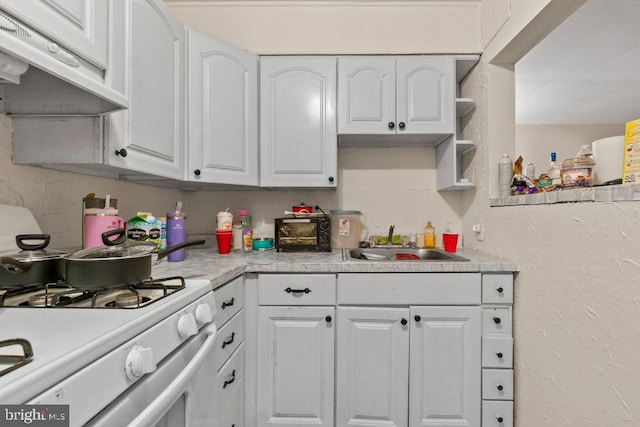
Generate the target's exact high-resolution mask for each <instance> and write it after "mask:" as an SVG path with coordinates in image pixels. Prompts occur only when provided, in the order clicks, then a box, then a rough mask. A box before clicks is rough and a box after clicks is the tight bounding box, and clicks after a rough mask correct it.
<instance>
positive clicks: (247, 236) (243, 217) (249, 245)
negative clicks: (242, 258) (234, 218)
mask: <svg viewBox="0 0 640 427" xmlns="http://www.w3.org/2000/svg"><path fill="white" fill-rule="evenodd" d="M238 215H239V216H240V224H241V225H242V250H243V251H244V252H251V251H252V250H253V229H252V225H251V216H250V215H249V212H247V211H245V210H241V211H239V212H238Z"/></svg>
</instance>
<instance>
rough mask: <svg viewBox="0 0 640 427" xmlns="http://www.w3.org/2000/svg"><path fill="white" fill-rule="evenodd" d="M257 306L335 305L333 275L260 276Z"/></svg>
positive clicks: (334, 277)
mask: <svg viewBox="0 0 640 427" xmlns="http://www.w3.org/2000/svg"><path fill="white" fill-rule="evenodd" d="M258 304H259V305H335V304H336V276H335V275H333V274H268V275H266V274H261V275H260V276H258Z"/></svg>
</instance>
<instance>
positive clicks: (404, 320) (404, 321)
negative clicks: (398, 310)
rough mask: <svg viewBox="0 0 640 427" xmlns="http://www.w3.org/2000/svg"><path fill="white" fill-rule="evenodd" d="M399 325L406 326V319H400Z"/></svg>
mask: <svg viewBox="0 0 640 427" xmlns="http://www.w3.org/2000/svg"><path fill="white" fill-rule="evenodd" d="M400 323H401V324H402V325H406V324H407V319H405V318H404V317H403V318H402V319H400Z"/></svg>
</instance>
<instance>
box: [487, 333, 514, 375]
mask: <svg viewBox="0 0 640 427" xmlns="http://www.w3.org/2000/svg"><path fill="white" fill-rule="evenodd" d="M482 367H483V368H507V369H511V368H513V338H495V337H483V338H482Z"/></svg>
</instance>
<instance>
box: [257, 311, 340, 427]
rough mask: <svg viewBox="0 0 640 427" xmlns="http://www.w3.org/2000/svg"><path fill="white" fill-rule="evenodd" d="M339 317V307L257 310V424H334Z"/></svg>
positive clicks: (290, 425) (289, 426)
mask: <svg viewBox="0 0 640 427" xmlns="http://www.w3.org/2000/svg"><path fill="white" fill-rule="evenodd" d="M334 315H335V308H334V307H259V308H258V366H257V372H258V402H257V404H258V425H261V426H266V425H269V426H287V427H292V426H306V425H314V426H332V425H333V385H334V380H333V377H334V353H333V352H334V327H333V317H334ZM327 316H331V318H328V317H327Z"/></svg>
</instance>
